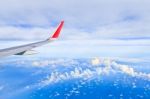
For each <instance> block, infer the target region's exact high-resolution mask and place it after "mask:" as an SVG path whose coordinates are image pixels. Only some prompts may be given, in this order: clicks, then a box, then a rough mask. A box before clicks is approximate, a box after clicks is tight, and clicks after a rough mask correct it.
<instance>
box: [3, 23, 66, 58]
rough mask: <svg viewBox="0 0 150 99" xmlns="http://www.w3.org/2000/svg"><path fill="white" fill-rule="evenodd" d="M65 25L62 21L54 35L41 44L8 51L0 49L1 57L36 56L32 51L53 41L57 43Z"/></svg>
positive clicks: (8, 49)
mask: <svg viewBox="0 0 150 99" xmlns="http://www.w3.org/2000/svg"><path fill="white" fill-rule="evenodd" d="M63 25H64V21H61V23H60V25H59V26H58V28H57V29H56V31H55V32H54V34H53V35H52V36H51V37H49V38H48V39H46V40H44V41H39V42H35V43H30V44H26V45H21V46H16V47H11V48H6V49H0V57H5V56H10V55H32V54H35V51H33V50H32V49H33V48H36V47H39V46H42V45H45V44H47V43H50V42H52V41H55V40H56V39H57V38H58V37H59V35H60V32H61V30H62V27H63Z"/></svg>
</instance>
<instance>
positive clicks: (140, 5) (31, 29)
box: [0, 0, 150, 40]
mask: <svg viewBox="0 0 150 99" xmlns="http://www.w3.org/2000/svg"><path fill="white" fill-rule="evenodd" d="M148 4H149V1H146V0H144V1H136V0H132V1H131V0H123V1H119V0H111V1H110V0H88V1H87V0H82V1H81V0H71V1H68V0H61V2H60V1H59V0H50V1H49V0H44V1H43V0H38V1H37V0H32V1H31V0H5V1H0V26H1V27H0V39H25V40H30V39H42V38H44V37H45V36H47V34H46V33H49V32H48V31H51V30H50V29H49V27H51V26H52V27H53V28H54V27H55V26H56V24H57V23H59V21H60V20H62V19H64V20H65V28H64V31H63V35H62V37H63V38H64V37H65V39H149V38H150V34H149V31H150V29H149V26H150V22H149V20H150V17H149V16H150V14H149V9H150V7H149V5H148ZM42 33H43V34H42ZM44 33H45V34H44ZM10 34H13V35H12V37H10V36H9V35H10ZM28 35H30V36H28Z"/></svg>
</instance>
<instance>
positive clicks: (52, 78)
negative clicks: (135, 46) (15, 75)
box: [40, 58, 150, 86]
mask: <svg viewBox="0 0 150 99" xmlns="http://www.w3.org/2000/svg"><path fill="white" fill-rule="evenodd" d="M72 61H76V60H72ZM99 61H101V63H99V65H98V64H97V66H94V65H95V64H94V65H93V64H88V65H89V66H88V65H84V63H78V64H79V66H76V67H74V68H73V69H72V70H69V71H66V72H60V71H56V72H52V73H50V75H48V76H47V77H46V78H45V79H44V80H42V81H41V82H40V86H47V85H50V84H54V83H58V82H62V81H66V80H70V79H83V80H91V79H93V78H97V77H99V76H104V75H113V73H116V74H117V73H122V74H125V75H128V76H131V77H135V78H139V79H144V80H148V81H150V74H149V73H144V72H138V71H136V70H135V69H134V68H132V67H131V66H128V65H125V64H119V63H117V62H116V61H115V60H111V59H105V58H104V59H100V58H99ZM64 62H65V60H64ZM68 65H69V66H72V63H69V64H68ZM84 66H86V68H84Z"/></svg>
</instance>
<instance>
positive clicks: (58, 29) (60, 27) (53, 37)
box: [51, 20, 64, 39]
mask: <svg viewBox="0 0 150 99" xmlns="http://www.w3.org/2000/svg"><path fill="white" fill-rule="evenodd" d="M63 25H64V20H62V21H61V22H60V25H59V26H58V28H57V29H56V31H55V33H54V34H53V35H52V37H51V38H52V39H57V38H58V37H59V35H60V32H61V30H62V27H63Z"/></svg>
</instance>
